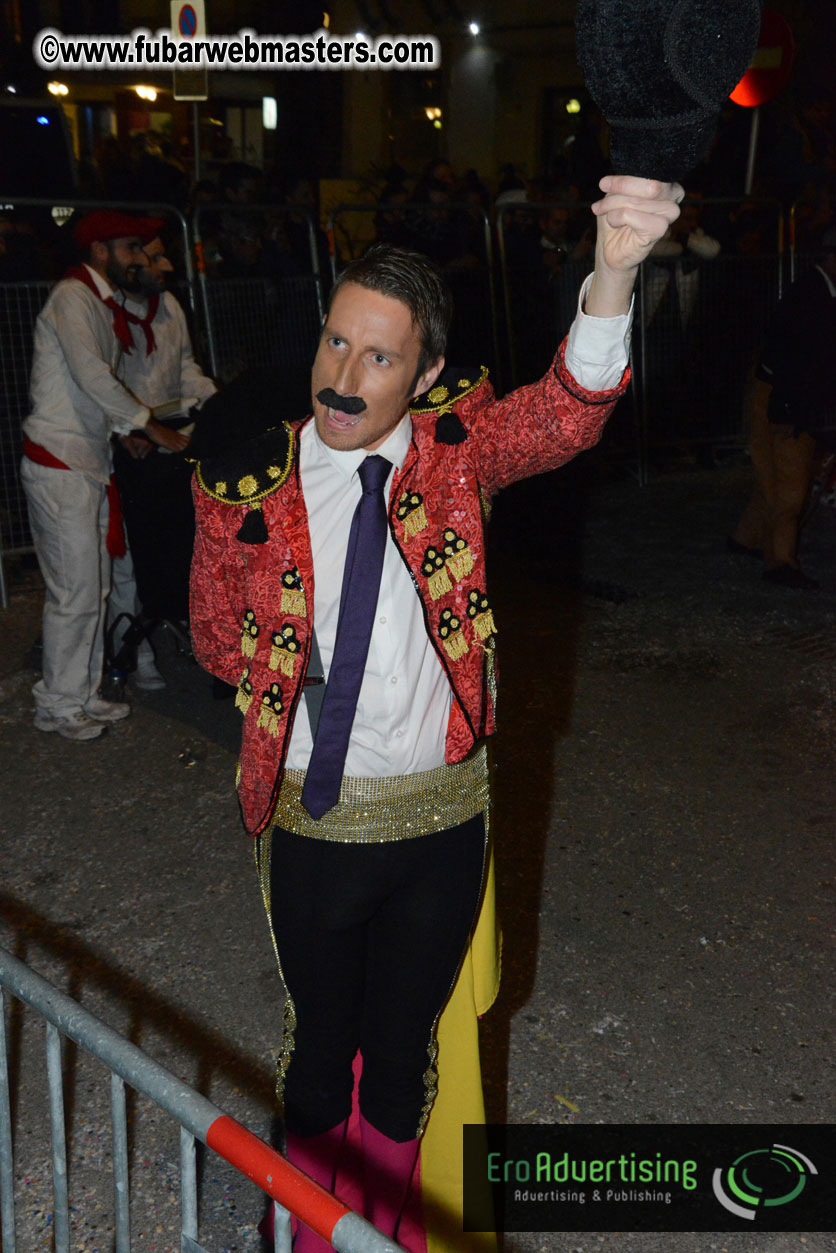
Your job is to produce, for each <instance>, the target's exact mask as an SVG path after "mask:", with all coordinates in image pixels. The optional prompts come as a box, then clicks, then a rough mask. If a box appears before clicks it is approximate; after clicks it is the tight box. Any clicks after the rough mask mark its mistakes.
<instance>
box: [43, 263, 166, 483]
mask: <svg viewBox="0 0 836 1253" xmlns="http://www.w3.org/2000/svg"><path fill="white" fill-rule="evenodd" d="M87 269H88V270H89V271H90V274H91V275H92V277H93V280H94V282H95V284H96V288H97V290H98V291H99V292H100V293H101V296H102V299H101V300H100V299H99V298H98V297H97V296H96V295H94V293H93V292H92V291H90V289H89V288H88V287H86V286H85V284H84V283H82V282H81V281H80V280H79V279H75V278H69V279H65V280H63V281H62V282H60V283H57V284H56V285H55V287H54V288H53V289H52V291H51V292H50V294H49V297H48V299H47V302H46V304H45V305H44V307H43V309H42V310H41V312H40V314H39V315H38V320H37V322H36V323H35V337H34V354H33V357H32V378H31V383H30V401H31V405H32V411H31V413H30V414H29V416H28V418H26V419H25V421H24V423H23V429H24V431H25V433H26V434H27V435H28V436H29V438H30V439H31V440H33V441H34V442H35V443H36V444H41V445H42V446H43V447H44V448H46V449H47V451H49V452H51V453H52V455H53V456H54V457H57V458H58V459H59V460H60V461H63V462H64V463H65V465H67V466H69V467H70V469H71V470H80V471H81V472H82V473H83V474H87V475H89V477H90V478H92V479H96V481H97V482H100V483H106V482H107V481H108V479H109V478H110V470H111V456H110V436H111V435H112V434H113V432H114V431H115V432H116V433H117V434H120V435H127V434H128V433H129V432H130V431H132V430H134V429H136V428H138V427H139V428H141V427H144V426H145V424H146V422H147V421H148V419H149V417H150V416H151V410H150V409H149V408H148V406H147V405H146V404H143V403H141V401H139V400H137V399H136V397H135V396H133V395H132V394H131V393H130V391H128V390H127V388H126V387H125V386H124V385H123V384H122V383H120V382H119V380H118V378H117V377H116V371H117V368H118V365H119V359H120V357H121V355H122V345H121V344H120V343H119V341H118V339H117V338H116V335H115V333H114V330H113V310H112V309H109V308H108V307H107V305H106V304H105V303H104V301H105V300H106V299H107V298H108V297H109V296H110V295H114V298H115V299H116V300H117V301H118V300H120V294H119V293H112V292H111V289H110V286H109V285H108V283H107V282H106V281H105V280H104V279H103V278H102V277H101V276H100V275H98V274H97V273H96V272H95V271H94V270H92V269H90V267H89V266H88V267H87Z"/></svg>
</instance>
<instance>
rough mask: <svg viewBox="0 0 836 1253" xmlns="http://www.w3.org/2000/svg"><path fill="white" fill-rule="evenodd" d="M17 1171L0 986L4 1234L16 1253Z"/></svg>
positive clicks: (0, 1226)
mask: <svg viewBox="0 0 836 1253" xmlns="http://www.w3.org/2000/svg"><path fill="white" fill-rule="evenodd" d="M14 1184H15V1174H14V1158H13V1156H12V1106H11V1101H10V1100H9V1059H8V1055H7V1053H6V1013H5V995H4V993H3V989H2V988H0V1235H2V1240H3V1248H4V1249H5V1253H15V1189H14Z"/></svg>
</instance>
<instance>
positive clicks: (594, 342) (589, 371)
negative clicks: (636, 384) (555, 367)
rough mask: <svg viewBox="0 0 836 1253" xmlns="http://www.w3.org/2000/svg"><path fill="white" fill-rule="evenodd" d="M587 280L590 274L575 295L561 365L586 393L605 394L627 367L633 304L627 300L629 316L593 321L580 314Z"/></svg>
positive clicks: (619, 378) (584, 314)
mask: <svg viewBox="0 0 836 1253" xmlns="http://www.w3.org/2000/svg"><path fill="white" fill-rule="evenodd" d="M591 281H592V275H591V274H590V275H588V276H587V278H586V279H585V280H584V282H583V285H582V287H581V290H580V293H579V295H578V312H577V314H576V316H575V320H574V322H573V323H572V326H571V328H570V330H569V338H568V340H567V342H566V355H565V362H566V368H567V370H568V371H569V373H570V374H571V375H572V377H573V378H574V379H575V381H576V382H577V383H579V384H580V386H581V387H583V388H585V389H586V390H587V391H590V392H605V391H609V390H610V389H611V388H613V387H617V386H618V384H619V383H620V382H621V377H622V375H623V374H624V371H625V369H626V367H627V361H628V358H629V356H630V333H631V330H632V326H633V304H634V301H633V300H631V301H630V312H629V313H622V314H619V316H618V317H615V318H594V317H592V316H591V315H590V314H588V313H584V311H583V302H584V300H585V299H586V293H587V291H588V289H589V284H590V282H591Z"/></svg>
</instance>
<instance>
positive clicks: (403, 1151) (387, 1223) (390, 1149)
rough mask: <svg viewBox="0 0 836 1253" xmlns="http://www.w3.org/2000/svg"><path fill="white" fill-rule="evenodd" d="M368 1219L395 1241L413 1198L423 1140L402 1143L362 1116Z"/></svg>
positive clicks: (361, 1131) (364, 1180) (361, 1130)
mask: <svg viewBox="0 0 836 1253" xmlns="http://www.w3.org/2000/svg"><path fill="white" fill-rule="evenodd" d="M360 1134H361V1137H362V1143H363V1182H364V1185H365V1191H366V1218H368V1220H369V1222H370V1223H373V1224H374V1226H375V1227H377V1228H378V1230H379V1231H382V1232H383V1234H384V1235H386V1236H390V1237H392V1238H393V1239H394V1238H395V1231H396V1229H397V1226H398V1220H399V1219H400V1216H401V1214H402V1212H403V1209H404V1206H405V1204H406V1200H407V1196H408V1195H409V1185H410V1181H411V1180H412V1175H413V1172H414V1170H415V1163H416V1161H417V1160H418V1147H419V1143H420V1141H418V1140H406V1141H404V1142H403V1143H399V1142H398V1141H397V1140H390V1139H389V1137H388V1136H385V1135H384V1134H383V1132H382V1131H378V1130H377V1128H376V1127H373V1126H372V1124H371V1123H370V1122H367V1121H366V1119H365V1118H364V1117H363V1115H362V1114H361V1115H360Z"/></svg>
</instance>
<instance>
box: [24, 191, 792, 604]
mask: <svg viewBox="0 0 836 1253" xmlns="http://www.w3.org/2000/svg"><path fill="white" fill-rule="evenodd" d="M9 203H10V204H11V205H12V206H13V207H20V208H25V207H29V206H32V207H39V208H42V209H46V208H49V207H51V205H52V203H53V202H52V201H48V200H33V199H21V198H16V197H10V198H9ZM64 203H65V204H66V206H67V208H68V209H69V208H71V207H75V208H83V209H92V208H98V207H104V206H106V207H117V208H123V209H125V210H126V211H127V212H132V213H162V214H164V215H166V216H167V217H168V218H169V220H170V221H173V222H175V223H176V224H177V228H178V240H177V248H178V251H182V263H183V266H184V268H185V274H186V280H185V286H184V293H185V296H186V300H187V302H188V308H189V309H190V311H191V313H192V315H193V332H194V345H195V352H196V356H197V357H198V359H199V360H202V362H203V363H204V365H205V367H206V369H207V371H208V373H210V374H211V375H212V376H213V377H214V378H216V379H217V380H218V382H219V383H221V384H222V383H224V382H227V381H228V380H229V379H230V378H232V377H234V376H235V375H236V374H237V373H239V372H240V370H242V369H244V368H246V367H248V366H253V365H271V366H274V367H276V368H278V369H279V370H280V371H281V372H282V373H283V375H284V377H285V379H286V380H287V383H286V387H285V389H284V394H283V395H282V396H280V397H277V410H278V412H279V414H280V416H282V417H296V416H298V415H299V414H300V413H301V412H302V411H303V410H304V409H306V408H307V405H308V403H309V400H310V397H309V370H310V364H311V361H312V359H313V356H314V353H315V350H316V344H317V340H318V336H319V329H320V326H321V322H322V315H323V307H324V298H325V294H326V292H327V290H328V288H329V287H330V283H331V282H332V281H333V277H334V275H335V274H336V273H337V272H338V270H339V267H340V264H341V263H342V261H343V260H350V259H352V258H353V256H354V255H359V254H360V253H361V252H362V251H363V249H364V248H365V247H366V245H367V244H368V243H369V242H370V238H371V236H372V235H376V236H377V237H378V238H381V239H383V240H388V241H389V242H392V243H401V244H406V245H410V246H413V247H417V248H419V249H420V250H422V251H424V252H426V253H428V254H429V255H431V256H435V257H436V259H437V260H439V261H441V262H442V264H444V265H445V272H446V275H447V277H448V279H449V281H450V284H451V286H452V288H453V294H454V300H455V313H454V322H453V328H452V333H451V339H450V345H449V352H448V359H449V361H450V362H451V363H455V364H459V365H463V366H465V365H467V366H472V365H477V364H478V365H482V364H485V365H488V367H489V368H490V370H491V373H492V376H493V379H494V383H495V386H496V387H497V390H498V391H499V392H500V393H502V392H503V391H507V390H510V389H511V388H514V387H517V386H519V385H520V384H521V383H524V382H528V381H531V380H532V379H534V378H536V377H539V374H540V373H541V372H542V370H544V369H546V368H547V366H548V361H549V359H550V358H551V355H552V353H553V351H554V347H555V345H556V344H557V343H559V341H560V339H561V338H562V336H563V334H564V333H565V331H566V329H567V328H568V325H569V324H570V323H571V320H572V317H573V316H574V310H575V302H576V298H577V291H578V288H579V287H580V284H581V282H582V281H583V278H584V277H585V275H586V273H587V272H588V270H589V268H590V265H591V257H589V256H583V255H577V250H574V251H572V250H570V251H567V253H566V255H565V256H562V257H561V258H560V263H559V264H558V265H556V266H555V267H553V272H550V273H549V275H548V276H544V274H543V264H542V261H541V259H540V258H539V257H536V258H534V259H533V260H532V250H531V248H530V247H529V249H528V256H529V260H528V262H526V260H525V257H526V249H525V248H524V247H520V246H519V245H520V242H521V238H518V236H520V237H521V236H522V235H525V231H522V232H520V231H518V230H516V227H517V226H519V225H520V224H521V223H524V221H525V220H527V221H528V224H529V227H530V226H531V223H532V222H533V221H537V222H538V228H537V230H536V231H535V232H534V236H533V237H534V241H535V243H536V242H537V237H538V235H539V219H540V216H541V215H542V214H543V213H547V212H549V211H550V210H554V209H561V210H566V209H568V210H570V211H571V212H572V213H574V212H578V211H579V210H580V209H581V208H582V207H581V206H578V205H577V204H575V203H571V204H565V203H563V204H560V203H556V202H555V203H551V202H550V203H543V204H540V203H537V202H528V203H522V204H511V205H504V206H502V207H501V209H500V210H499V212H498V213H497V218H496V247H495V246H494V237H493V233H492V230H491V224H490V221H489V219H488V215H487V214H486V213H485V211H484V210H483V209H482V208H481V207H479V206H476V205H456V204H449V205H427V204H414V203H406V204H399V203H392V204H377V203H375V204H342V205H338V206H337V208H336V209H335V210H334V212H333V213H332V214H331V217H330V219H329V221H328V237H329V238H330V240H331V241H334V240H336V246H334V244H333V242H332V244H331V247H330V256H327V254H328V253H329V247H328V241H327V239H326V236H325V234H323V232H322V231H321V230H319V228H318V227H317V224H316V222H315V221H314V218H313V216H312V214H311V212H310V210H309V209H307V208H305V207H303V206H294V205H280V206H277V205H222V204H211V205H207V206H203V207H201V208H200V209H198V210H197V211H196V213H195V215H194V219H193V222H192V224H191V231H190V229H189V226H188V225H187V223H186V220H185V219H184V217H183V215H182V214H181V213H180V212H179V211H178V210H177V209H175V208H173V207H172V206H170V205H159V204H148V205H137V204H133V203H128V202H124V203H120V204H118V205H112V204H111V203H109V202H102V201H74V200H72V199H69V200H67V201H65V202H64ZM742 203H743V202H741V201H735V200H726V201H717V200H705V201H702V202H700V207H701V210H702V211H703V213H704V215H706V216H710V214H711V213H712V212H718V211H720V212H725V210H726V209H730V208H732V207H733V206H735V205H742ZM745 203H746V205H747V206H750V207H751V208H754V210H755V211H756V215H757V213H761V214H762V215H763V220H764V221H768V220H770V219H771V221H772V222H773V224H774V225H773V226H771V227H769V231H770V239H773V240H774V248H773V245H772V243H770V239H766V243H767V244H768V245H769V248H768V251H759V252H751V253H745V254H738V253H735V254H732V253H721V254H720V255H719V256H718V257H716V258H714V259H713V260H706V261H699V260H697V261H695V262H694V263H693V265H691V261H692V259H691V258H687V262H688V264H687V266H683V267H680V271H681V270H684V269H687V270H688V273H687V274H682V273H680V275H679V277H677V267H676V266H675V265H674V264H671V263H666V262H664V261H662V260H658V261H657V260H655V259H654V260H651V261H650V262H648V263H646V264H645V266H644V267H643V269H642V276H641V281H640V284H639V292H638V297H637V313H636V323H635V324H634V332H633V359H632V365H633V380H634V381H633V412H634V418H635V427H636V430H635V436H634V438H635V444H636V450H637V457H638V463H639V478H640V481H642V482H644V481H646V477H647V464H648V460H649V454H650V450H651V449H652V448H655V447H663V446H671V445H674V446H675V445H677V444H687V445H689V446H693V445H700V444H703V445H706V444H724V443H725V444H742V443H743V442H745V431H744V429H743V419H742V409H743V405H742V397H743V388H744V385H745V378H746V374H747V372H748V370H749V368H750V366H751V360H752V356H753V354H754V353H755V352H756V350H757V346H758V343H759V340H760V337H761V336H762V333H763V329H764V326H765V324H766V320H767V318H768V315H769V313H770V311H771V309H772V308H773V307H774V305H775V303H776V302H777V300H778V299H779V298H780V296H781V294H782V290H783V286H784V285H785V283H787V282H789V281H792V279H793V278H794V277H796V275H797V274H798V273H801V272H803V270H804V269H805V268H807V267H808V266H809V265H810V264H814V259H813V260H810V259H809V258H807V257H804V256H797V255H796V251H795V231H794V222H795V207H793V209H792V210H791V211H790V215H789V231H787V230H786V229H785V221H784V215H783V213H782V211H781V209H780V206H778V205H777V204H774V203H772V202H766V201H752V200H747V201H746V202H745ZM225 219H228V220H225ZM236 221H238V222H239V223H240V224H241V225H242V226H243V227H244V228H246V226H247V224H248V223H249V224H250V225H251V226H252V225H253V224H257V229H258V230H259V231H261V230H263V228H265V227H266V237H267V238H268V242H271V241H270V240H269V236H270V234H271V233H272V234H274V235H275V236H277V237H278V241H279V242H278V243H276V241H275V240H274V241H272V242H271V246H273V245H275V247H274V249H273V251H274V253H275V252H278V253H279V254H281V253H282V252H283V251H284V252H285V253H288V248H287V243H288V237H289V233H290V230H291V227H292V229H293V232H294V237H293V248H292V249H291V250H290V251H291V252H292V253H293V256H294V258H295V261H294V262H293V264H292V265H291V267H290V269H282V268H281V263H279V264H278V267H277V268H276V270H275V273H273V274H272V275H271V276H270V277H224V276H223V275H224V266H223V265H222V264H221V261H222V259H223V258H222V255H221V252H219V240H220V239H221V237H222V236H223V233H224V230H223V228H224V227H225V226H228V225H229V224H230V222H231V223H232V225H233V227H234V225H235V222H236ZM707 230H708V233H709V234H710V233H711V225H710V221H709V222H708V224H707ZM245 233H246V230H245ZM530 234H531V232H530V231H529V235H530ZM528 242H529V245H530V243H531V240H530V239H529V241H528ZM221 251H222V250H221ZM462 257H464V258H465V259H464V261H462ZM273 260H274V262H276V260H277V258H276V257H275V255H274V257H273ZM535 260H536V264H535ZM445 263H446V264H445ZM294 266H295V272H293V267H294ZM680 289H682V290H680ZM48 290H49V284H47V283H40V282H28V283H6V284H0V387H1V388H2V391H0V493H2V495H0V605H2V606H3V607H5V606H6V604H7V597H6V586H5V580H4V571H3V556H4V555H10V554H14V553H23V552H27V551H31V540H30V537H29V534H28V522H27V517H26V506H25V501H24V499H23V494H22V490H21V488H20V485H19V480H18V466H19V459H20V448H21V444H22V436H21V431H20V424H21V421H22V419H23V418H24V417H25V415H26V410H27V404H28V379H29V372H30V366H31V353H32V328H33V326H34V322H35V319H36V317H37V313H38V311H39V308H40V306H41V304H42V303H43V300H44V299H45V297H46V294H47V292H48ZM683 293H684V299H683Z"/></svg>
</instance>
